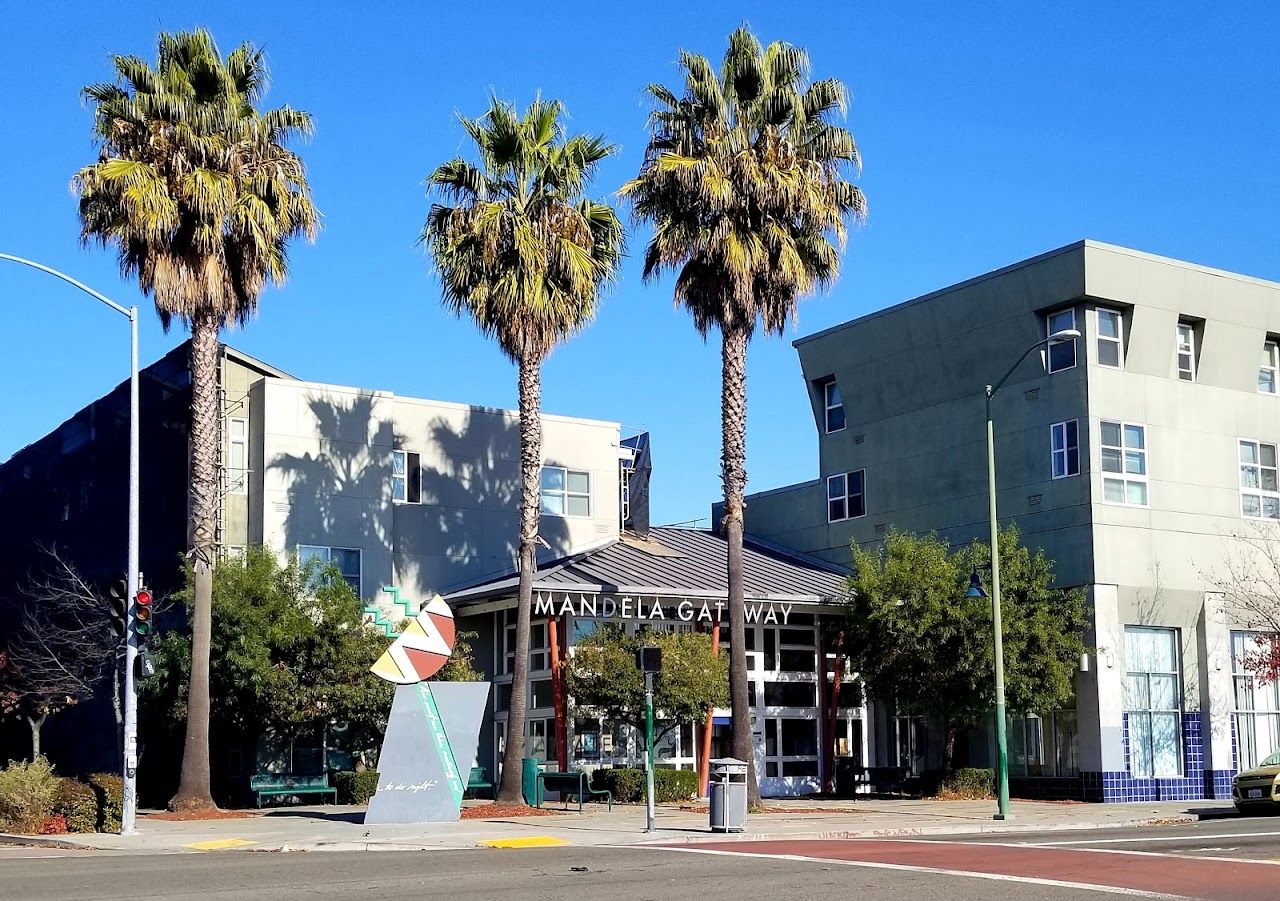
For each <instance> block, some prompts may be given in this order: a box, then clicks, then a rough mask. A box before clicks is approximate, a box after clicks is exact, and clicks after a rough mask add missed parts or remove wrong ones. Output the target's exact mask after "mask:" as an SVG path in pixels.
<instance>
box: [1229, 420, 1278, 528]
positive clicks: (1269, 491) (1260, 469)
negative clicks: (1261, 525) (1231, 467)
mask: <svg viewBox="0 0 1280 901" xmlns="http://www.w3.org/2000/svg"><path fill="white" fill-rule="evenodd" d="M1246 445H1249V446H1252V447H1253V448H1254V461H1255V462H1252V463H1250V462H1246V461H1245V460H1244V454H1243V451H1244V448H1245V446H1246ZM1264 447H1269V448H1271V459H1272V460H1273V461H1275V465H1270V466H1268V465H1266V464H1264V463H1263V462H1262V449H1263V448H1264ZM1236 467H1237V471H1238V478H1239V482H1240V517H1241V518H1242V519H1252V520H1256V521H1258V522H1280V444H1275V443H1272V442H1270V441H1259V440H1257V439H1256V438H1238V439H1236ZM1246 469H1252V470H1256V475H1257V482H1258V484H1257V487H1254V486H1248V485H1245V483H1244V477H1245V470H1246ZM1266 470H1273V472H1272V484H1274V485H1275V486H1276V487H1275V488H1264V487H1262V486H1263V476H1264V474H1265V471H1266ZM1247 497H1256V498H1257V499H1258V514H1257V515H1252V514H1249V513H1246V512H1245V498H1247ZM1268 500H1272V501H1275V507H1276V515H1275V516H1267V515H1266V514H1265V508H1266V501H1268Z"/></svg>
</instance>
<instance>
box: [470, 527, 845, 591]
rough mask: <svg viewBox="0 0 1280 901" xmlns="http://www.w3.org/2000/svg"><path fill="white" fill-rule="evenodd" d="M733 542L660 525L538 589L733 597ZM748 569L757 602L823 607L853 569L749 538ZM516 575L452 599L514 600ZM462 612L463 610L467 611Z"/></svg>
mask: <svg viewBox="0 0 1280 901" xmlns="http://www.w3.org/2000/svg"><path fill="white" fill-rule="evenodd" d="M727 564H728V543H727V542H726V541H725V539H724V538H723V537H721V536H720V535H718V534H716V533H714V532H710V531H707V530H705V529H678V528H668V527H660V528H655V529H653V530H651V531H650V533H649V537H648V538H647V539H639V538H636V537H635V536H632V535H624V536H623V537H622V538H619V539H618V540H616V541H613V542H611V543H609V544H607V545H605V546H603V547H600V548H597V549H595V550H591V551H587V552H585V553H582V554H577V555H575V556H572V557H565V558H562V559H560V560H553V561H550V562H548V563H544V564H543V565H541V566H539V567H538V573H537V575H536V576H535V577H534V581H533V587H534V590H535V591H581V592H589V593H593V594H630V595H649V596H660V597H698V598H723V597H727V596H728V592H729V586H728V574H727ZM742 571H743V577H744V580H745V582H746V586H745V589H746V595H747V597H748V598H752V599H756V600H770V601H791V602H794V603H802V604H803V603H809V604H816V603H822V602H823V601H827V600H830V599H833V598H836V597H838V596H839V595H840V593H841V588H842V585H843V582H844V578H845V575H846V573H847V571H845V570H841V569H840V568H839V567H836V566H835V565H834V564H831V563H827V562H825V561H822V560H818V559H816V558H813V557H807V556H805V555H803V554H798V553H793V552H791V551H786V550H784V549H782V548H779V547H777V546H775V545H767V544H765V543H763V542H759V541H756V540H754V539H752V538H747V539H746V540H745V541H744V542H743V549H742ZM518 584H519V577H518V575H517V574H515V573H509V574H506V575H503V576H499V577H497V578H495V579H490V580H488V581H485V582H481V583H480V584H478V585H473V586H471V587H469V588H463V589H460V590H458V591H454V592H453V593H451V594H449V595H448V601H449V603H450V604H451V605H453V606H454V607H455V608H461V607H465V606H467V605H470V604H476V603H479V602H481V601H490V600H497V599H500V598H504V597H510V596H513V595H514V594H515V592H516V589H517V587H518ZM459 612H462V611H461V610H460V611H459Z"/></svg>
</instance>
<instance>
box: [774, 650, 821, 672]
mask: <svg viewBox="0 0 1280 901" xmlns="http://www.w3.org/2000/svg"><path fill="white" fill-rule="evenodd" d="M780 656H781V658H782V665H781V666H780V667H778V668H779V669H782V670H786V671H788V672H793V673H811V672H813V671H814V660H815V659H816V655H815V654H814V652H813V651H783V652H782V653H781V654H780Z"/></svg>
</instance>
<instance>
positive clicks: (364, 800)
mask: <svg viewBox="0 0 1280 901" xmlns="http://www.w3.org/2000/svg"><path fill="white" fill-rule="evenodd" d="M333 787H334V788H336V789H337V790H338V803H339V804H368V803H369V799H370V798H372V797H373V793H374V792H376V791H377V790H378V771H377V770H364V771H362V772H359V773H356V772H353V771H351V770H344V771H343V772H340V773H334V774H333Z"/></svg>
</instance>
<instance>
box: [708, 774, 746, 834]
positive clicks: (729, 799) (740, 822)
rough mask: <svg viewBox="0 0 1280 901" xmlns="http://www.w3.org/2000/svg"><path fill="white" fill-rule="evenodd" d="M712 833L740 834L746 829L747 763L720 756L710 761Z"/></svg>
mask: <svg viewBox="0 0 1280 901" xmlns="http://www.w3.org/2000/svg"><path fill="white" fill-rule="evenodd" d="M707 794H708V795H709V799H710V802H711V803H710V808H711V831H712V832H741V831H742V830H744V829H746V828H747V764H746V761H744V760H735V759H734V758H732V757H721V758H720V759H719V760H713V761H711V774H710V777H709V779H708V782H707Z"/></svg>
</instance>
